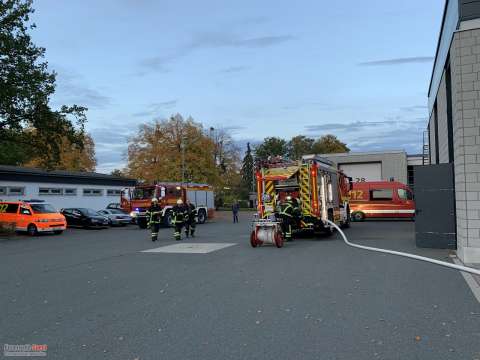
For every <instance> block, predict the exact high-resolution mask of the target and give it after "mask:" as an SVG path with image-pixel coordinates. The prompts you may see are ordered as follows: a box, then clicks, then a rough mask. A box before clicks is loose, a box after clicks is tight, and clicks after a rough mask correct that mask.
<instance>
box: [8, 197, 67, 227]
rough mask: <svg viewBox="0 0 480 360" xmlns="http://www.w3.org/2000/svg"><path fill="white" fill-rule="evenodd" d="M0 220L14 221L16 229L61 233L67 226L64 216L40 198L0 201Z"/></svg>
mask: <svg viewBox="0 0 480 360" xmlns="http://www.w3.org/2000/svg"><path fill="white" fill-rule="evenodd" d="M0 222H5V223H14V224H15V229H16V230H17V231H26V232H27V233H28V234H29V235H31V236H34V235H37V234H38V233H44V232H53V233H54V234H57V235H58V234H61V233H62V232H63V230H65V229H66V228H67V222H66V220H65V217H64V216H63V215H62V214H60V213H59V212H58V211H57V210H56V209H55V208H54V207H53V206H52V205H50V204H48V203H45V202H43V201H41V200H36V201H35V202H34V201H0Z"/></svg>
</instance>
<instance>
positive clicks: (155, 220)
mask: <svg viewBox="0 0 480 360" xmlns="http://www.w3.org/2000/svg"><path fill="white" fill-rule="evenodd" d="M161 211H162V208H161V207H160V205H159V204H158V199H157V198H153V199H152V205H151V206H150V208H149V209H148V210H147V219H148V226H149V227H150V230H151V232H152V241H157V239H158V230H159V229H160V221H161V217H162V216H161Z"/></svg>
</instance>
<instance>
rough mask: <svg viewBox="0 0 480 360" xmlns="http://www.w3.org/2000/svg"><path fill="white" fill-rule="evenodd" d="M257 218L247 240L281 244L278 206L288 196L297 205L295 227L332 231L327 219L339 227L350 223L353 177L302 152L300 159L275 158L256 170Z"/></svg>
mask: <svg viewBox="0 0 480 360" xmlns="http://www.w3.org/2000/svg"><path fill="white" fill-rule="evenodd" d="M256 183H257V204H258V205H257V210H258V213H257V218H256V219H255V220H254V222H253V229H252V233H251V236H250V242H251V245H252V246H253V247H256V246H258V245H262V244H263V243H272V244H274V245H276V246H277V247H281V246H283V234H282V233H281V226H280V221H281V220H280V219H279V216H278V205H279V204H280V203H281V202H282V201H284V200H285V198H286V197H287V196H291V198H292V201H293V202H294V203H296V204H298V208H299V215H298V216H297V217H296V221H295V225H294V230H295V231H296V232H299V231H303V230H307V231H315V232H317V231H318V232H324V233H326V234H329V235H330V234H332V233H333V230H334V228H333V227H332V226H331V225H328V224H327V222H326V220H327V219H328V220H330V221H333V222H334V223H335V224H337V225H339V226H341V227H348V226H349V224H350V207H349V195H348V194H349V191H350V189H351V186H352V179H351V178H349V177H347V176H346V175H345V174H344V173H343V172H342V171H341V170H338V169H337V167H336V166H335V165H334V163H333V162H331V161H329V160H328V159H325V158H322V157H319V156H317V155H305V156H303V157H302V159H301V160H299V161H288V160H283V159H281V158H274V159H272V160H270V161H267V162H263V163H260V164H259V165H258V167H257V169H256Z"/></svg>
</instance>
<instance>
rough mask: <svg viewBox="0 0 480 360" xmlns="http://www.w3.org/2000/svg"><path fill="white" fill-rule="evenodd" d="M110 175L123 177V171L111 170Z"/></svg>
mask: <svg viewBox="0 0 480 360" xmlns="http://www.w3.org/2000/svg"><path fill="white" fill-rule="evenodd" d="M110 175H112V176H118V177H124V175H123V171H122V170H120V169H113V170H112V171H111V172H110Z"/></svg>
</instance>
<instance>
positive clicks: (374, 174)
mask: <svg viewBox="0 0 480 360" xmlns="http://www.w3.org/2000/svg"><path fill="white" fill-rule="evenodd" d="M339 168H340V170H343V172H344V173H345V174H347V176H350V177H351V178H352V179H353V182H363V181H381V180H382V163H381V162H369V163H357V164H340V165H339Z"/></svg>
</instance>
